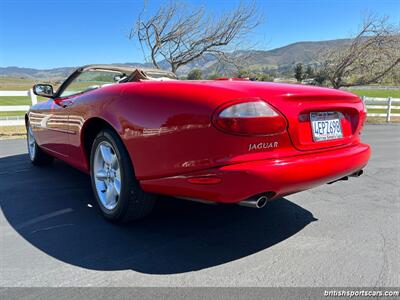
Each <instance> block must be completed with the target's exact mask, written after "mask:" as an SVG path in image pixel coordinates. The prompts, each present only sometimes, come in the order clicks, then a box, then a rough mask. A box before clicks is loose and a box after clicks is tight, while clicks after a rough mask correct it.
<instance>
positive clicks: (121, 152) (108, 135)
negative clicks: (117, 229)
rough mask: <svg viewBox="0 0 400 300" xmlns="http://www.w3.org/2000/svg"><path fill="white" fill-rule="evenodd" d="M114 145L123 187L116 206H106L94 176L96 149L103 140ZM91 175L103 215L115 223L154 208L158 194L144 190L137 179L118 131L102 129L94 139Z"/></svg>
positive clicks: (127, 220) (136, 218)
mask: <svg viewBox="0 0 400 300" xmlns="http://www.w3.org/2000/svg"><path fill="white" fill-rule="evenodd" d="M104 141H105V142H108V143H109V144H111V145H112V147H113V151H114V152H115V154H116V156H117V158H118V163H119V170H120V176H121V188H120V194H119V197H118V201H117V204H116V206H115V208H113V209H108V208H106V207H105V206H104V205H103V203H102V201H101V200H100V197H99V195H98V191H97V189H96V183H95V176H94V159H95V153H96V149H97V148H98V147H99V144H100V143H102V142H104ZM90 177H91V182H92V189H93V192H94V195H95V197H96V200H97V203H98V205H99V207H100V209H101V211H102V213H103V216H104V217H105V218H106V219H107V220H109V221H111V222H114V223H126V222H130V221H133V220H138V219H141V218H143V217H145V216H147V215H148V214H149V213H150V212H151V211H152V209H153V207H154V204H155V202H156V196H155V195H153V194H149V193H146V192H145V191H143V190H142V189H141V187H140V185H139V182H138V181H137V180H136V176H135V172H134V169H133V165H132V162H131V159H130V157H129V154H128V152H127V150H126V149H125V146H124V144H123V143H122V141H121V139H120V137H119V136H118V134H117V133H115V132H114V131H113V130H110V129H104V130H102V131H101V132H100V133H99V134H98V135H97V136H96V138H95V139H94V142H93V145H92V148H91V153H90Z"/></svg>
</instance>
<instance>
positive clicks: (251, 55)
mask: <svg viewBox="0 0 400 300" xmlns="http://www.w3.org/2000/svg"><path fill="white" fill-rule="evenodd" d="M349 42H350V40H348V39H340V40H330V41H318V42H298V43H294V44H290V45H287V46H284V47H281V48H276V49H272V50H268V51H265V50H250V51H243V50H242V51H236V52H233V53H231V54H230V55H233V56H234V57H240V56H245V57H246V61H247V63H248V67H249V68H251V69H267V70H270V71H271V70H274V71H276V72H278V73H282V72H286V71H288V70H291V69H292V67H293V65H294V64H295V63H304V64H312V63H314V62H315V59H316V58H317V56H318V55H319V54H320V53H321V52H322V51H324V50H326V49H329V48H336V47H342V46H345V45H346V44H348V43H349ZM90 63H92V62H88V64H90ZM102 63H107V62H102ZM123 65H133V66H138V67H141V66H142V67H149V66H150V65H149V64H142V63H123ZM160 65H161V66H162V67H163V68H168V64H167V63H166V62H161V63H160ZM193 68H199V69H201V70H202V71H203V75H210V74H212V73H215V72H216V71H217V70H218V61H217V59H216V58H215V57H214V56H212V55H205V56H203V57H202V58H201V59H198V60H196V61H193V62H192V63H190V64H188V65H187V66H184V67H181V68H180V69H179V70H178V72H179V75H185V74H187V73H188V72H189V70H191V69H193ZM74 69H75V67H65V68H54V69H46V70H39V69H32V68H19V67H0V76H3V77H4V76H7V77H24V78H41V79H53V80H54V79H62V78H65V77H67V76H68V74H70V73H71V72H72V71H73V70H74ZM223 69H224V70H226V72H227V73H231V72H233V69H231V68H230V67H229V66H225V67H224V68H223ZM228 75H230V74H228Z"/></svg>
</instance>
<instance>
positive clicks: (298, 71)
mask: <svg viewBox="0 0 400 300" xmlns="http://www.w3.org/2000/svg"><path fill="white" fill-rule="evenodd" d="M294 77H295V78H296V80H297V81H298V82H301V81H302V80H303V79H304V66H303V64H302V63H298V64H297V65H295V67H294Z"/></svg>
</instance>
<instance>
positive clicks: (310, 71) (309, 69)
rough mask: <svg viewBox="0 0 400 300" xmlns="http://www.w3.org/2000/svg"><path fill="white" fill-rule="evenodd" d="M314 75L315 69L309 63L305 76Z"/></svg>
mask: <svg viewBox="0 0 400 300" xmlns="http://www.w3.org/2000/svg"><path fill="white" fill-rule="evenodd" d="M314 76H315V74H314V69H313V68H312V67H311V66H310V65H308V66H307V68H306V72H305V78H313V77H314Z"/></svg>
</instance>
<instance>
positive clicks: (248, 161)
mask: <svg viewBox="0 0 400 300" xmlns="http://www.w3.org/2000/svg"><path fill="white" fill-rule="evenodd" d="M34 92H35V94H36V95H39V96H43V97H48V98H50V99H49V100H48V101H47V102H46V101H45V102H40V103H38V104H36V105H34V106H32V108H31V109H30V111H29V112H28V113H27V115H26V127H27V133H28V150H29V156H30V159H31V160H32V162H33V164H35V165H42V164H48V163H50V162H51V161H52V160H53V158H54V157H55V158H57V159H61V160H64V161H66V162H67V163H69V164H70V165H72V166H74V167H76V168H78V169H80V170H82V171H84V172H87V173H90V176H91V181H92V187H93V190H94V194H95V197H96V199H97V202H98V204H99V207H100V208H101V210H102V212H103V214H104V216H105V217H106V218H107V219H109V220H111V221H114V222H125V221H130V220H133V219H137V218H141V217H143V216H145V215H146V214H148V213H149V212H150V211H151V209H152V207H153V205H154V203H155V199H156V197H157V196H156V195H157V194H158V195H170V196H174V197H178V198H184V199H188V200H198V201H203V202H209V203H213V202H219V203H237V204H241V205H244V206H251V207H258V208H260V207H263V206H264V205H265V204H266V203H267V201H270V200H272V199H276V198H279V197H282V196H284V195H288V194H292V193H296V192H299V191H303V190H306V189H309V188H312V187H315V186H318V185H321V184H324V183H330V182H334V181H337V180H340V179H348V177H349V176H359V175H361V174H362V169H363V167H364V166H365V165H366V164H367V162H368V159H369V157H370V147H369V146H368V145H366V144H363V143H361V141H360V132H361V129H362V127H363V124H364V121H365V119H366V110H365V106H364V104H363V102H362V101H361V100H360V98H359V97H357V96H355V95H353V94H350V93H347V92H344V91H338V90H333V89H326V88H316V87H309V86H300V85H289V84H276V83H264V82H252V81H249V80H241V79H227V78H221V79H217V80H200V81H185V80H177V78H176V77H175V75H174V74H172V73H169V72H166V71H161V70H144V69H143V70H142V69H137V68H133V67H126V66H114V65H89V66H84V67H81V68H79V69H77V70H76V71H75V72H74V73H73V74H72V75H71V76H70V77H68V78H67V79H66V81H65V82H64V83H63V84H62V85H61V86H60V87H59V88H58V90H57V91H56V92H53V87H52V86H51V85H48V84H37V85H35V86H34Z"/></svg>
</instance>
